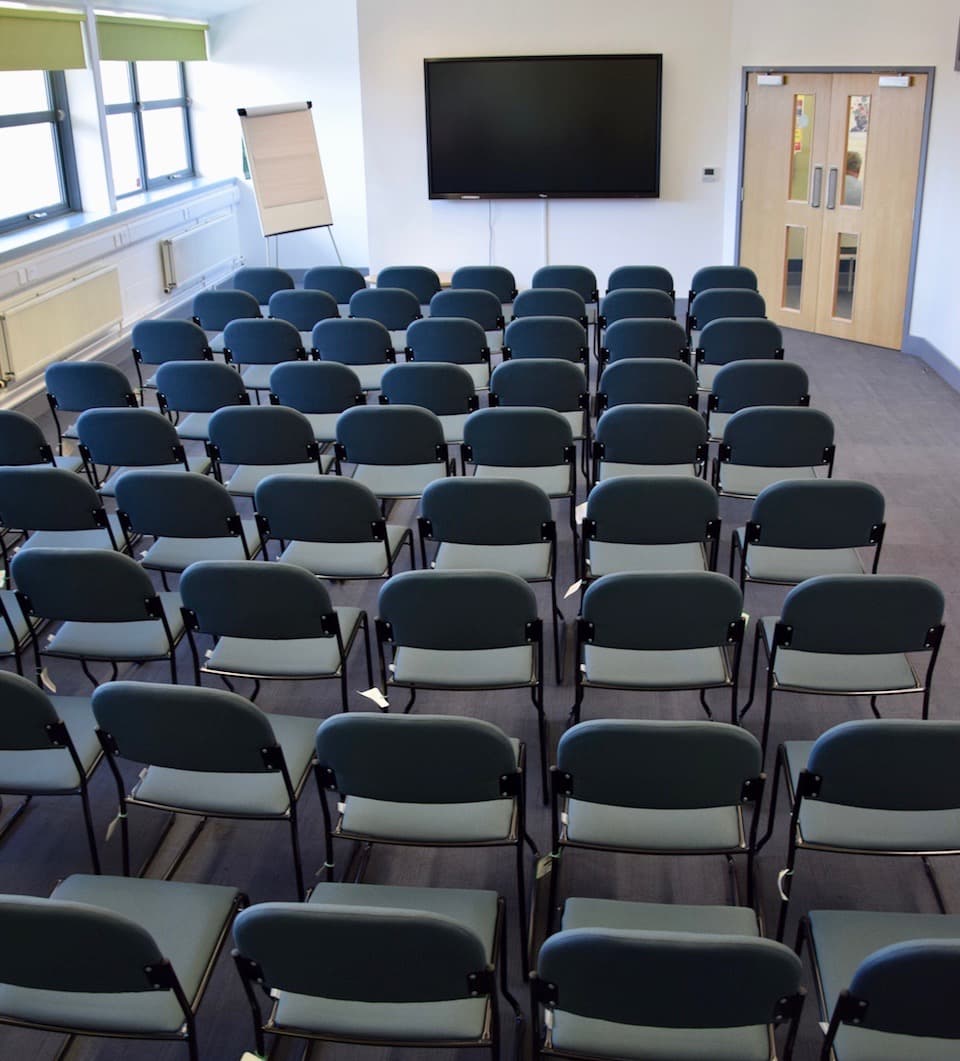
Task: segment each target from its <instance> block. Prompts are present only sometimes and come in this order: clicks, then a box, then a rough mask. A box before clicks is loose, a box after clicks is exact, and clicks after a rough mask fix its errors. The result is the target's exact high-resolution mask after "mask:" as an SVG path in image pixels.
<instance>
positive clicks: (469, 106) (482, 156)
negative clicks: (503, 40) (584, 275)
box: [424, 55, 663, 199]
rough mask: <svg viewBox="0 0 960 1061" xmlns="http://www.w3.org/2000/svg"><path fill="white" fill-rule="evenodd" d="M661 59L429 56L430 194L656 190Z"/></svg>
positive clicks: (579, 194) (644, 193)
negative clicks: (439, 57)
mask: <svg viewBox="0 0 960 1061" xmlns="http://www.w3.org/2000/svg"><path fill="white" fill-rule="evenodd" d="M662 59H663V57H662V56H661V55H541V56H526V57H509V58H506V57H505V58H476V59H473V58H471V59H426V60H424V83H425V95H426V109H427V168H428V181H429V194H430V198H431V199H459V198H464V197H468V198H472V197H477V198H511V199H513V198H516V199H522V198H538V197H550V198H552V197H558V198H559V197H567V198H584V199H587V198H595V197H612V198H629V197H655V196H658V195H659V194H660V87H661V74H662V65H663V64H662Z"/></svg>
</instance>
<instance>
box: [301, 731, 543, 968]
mask: <svg viewBox="0 0 960 1061" xmlns="http://www.w3.org/2000/svg"><path fill="white" fill-rule="evenodd" d="M526 759H527V749H526V745H525V744H524V743H523V742H522V741H521V743H520V752H519V755H518V756H517V769H516V771H515V772H514V773H512V774H504V775H503V776H502V777H501V778H500V795H501V796H503V797H505V798H512V799H513V801H514V813H513V816H512V818H511V821H510V833H509V835H508V836H507V837H506V838H504V839H501V840H474V841H471V842H463V841H456V840H449V841H440V840H434V841H429V840H396V839H390V840H386V839H379V838H377V839H371V838H370V837H369V836H367V835H366V834H361V833H351V832H349V831H348V830H346V829H344V828H343V811H342V810H340V809H339V803H342V802H343V798H344V794H343V793H342V792H341V791H340V789H339V788H338V787H337V776H336V773H335V772H334V771H333V770H331V769H330V768H329V767H322V766H320V765H319V763H316V761H315V763H314V771H315V774H316V779H317V789H318V792H319V795H320V809H321V811H322V812H323V833H324V853H325V857H326V861H325V862H324V864H323V869H324V874H325V879H326V880H328V881H333V880H334V869H335V866H336V862H335V860H334V840H353V841H354V842H355V843H358V844H363V845H366V849H367V850H366V853H369V849H370V848H371V847H372V846H373V845H374V844H384V845H386V846H389V847H429V848H452V849H466V848H483V847H515V848H516V859H517V861H516V874H517V903H518V909H519V920H520V925H519V928H520V934H519V935H520V961H521V964H522V968H523V972H524V977H526V976H527V974H528V971H529V969H530V941H529V937H528V934H527V927H528V922H527V885H526V873H525V870H524V865H523V845H524V843H525V842H526V843H527V844H528V846H529V847H530V850H531V851H532V852H533V857H534V862H536V860H537V859H539V857H540V852H539V851H538V850H537V845H536V844H535V843H534V841H533V839H532V838H531V836H530V834H529V833H528V832H527V771H526ZM333 792H336V793H337V794H338V797H339V799H338V809H337V819H336V823H334V820H333V814H332V813H331V810H330V798H331V793H333ZM347 795H349V793H347Z"/></svg>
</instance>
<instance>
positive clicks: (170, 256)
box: [160, 214, 239, 294]
mask: <svg viewBox="0 0 960 1061" xmlns="http://www.w3.org/2000/svg"><path fill="white" fill-rule="evenodd" d="M238 254H239V245H238V239H237V221H236V218H235V216H234V215H233V214H226V215H225V216H223V217H220V218H217V219H216V220H215V221H210V222H208V223H207V224H205V225H197V227H196V228H191V229H189V230H188V231H187V232H184V233H182V234H181V235H179V236H174V237H173V239H164V240H161V241H160V260H161V262H162V264H163V289H164V291H165V292H166V293H167V294H169V293H170V292H171V291H172V290H173V289H174V288H175V287H183V286H184V285H185V284H189V283H191V282H192V281H194V280H200V279H202V278H203V277H204V275H205V274H206V273H208V272H210V271H212V270H213V269H215V268H216V267H217V266H219V265H222V264H223V263H224V262H226V261H229V260H231V259H233V258H236V257H237V255H238Z"/></svg>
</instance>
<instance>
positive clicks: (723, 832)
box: [567, 799, 742, 852]
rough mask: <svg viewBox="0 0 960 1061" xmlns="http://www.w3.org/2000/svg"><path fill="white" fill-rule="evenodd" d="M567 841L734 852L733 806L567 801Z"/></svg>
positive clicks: (736, 824)
mask: <svg viewBox="0 0 960 1061" xmlns="http://www.w3.org/2000/svg"><path fill="white" fill-rule="evenodd" d="M567 822H568V824H567V837H568V839H569V840H570V841H571V843H581V844H596V845H598V846H600V847H622V848H626V849H628V850H641V851H686V852H689V851H700V850H706V851H718V850H719V851H737V850H740V847H741V842H742V838H741V830H740V819H739V816H738V814H737V808H736V807H706V808H698V809H696V810H678V809H676V808H668V809H657V810H647V809H644V808H637V807H614V806H608V805H606V804H602V803H586V802H585V801H583V800H577V799H571V800H570V801H569V803H568V805H567Z"/></svg>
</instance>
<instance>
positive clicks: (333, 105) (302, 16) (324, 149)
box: [189, 0, 369, 268]
mask: <svg viewBox="0 0 960 1061" xmlns="http://www.w3.org/2000/svg"><path fill="white" fill-rule="evenodd" d="M208 44H209V53H210V61H209V62H206V63H192V64H190V70H189V80H190V91H191V94H192V97H193V100H194V108H193V122H194V132H195V144H196V149H197V156H198V157H197V163H198V168H199V170H200V172H201V173H202V174H203V175H204V176H226V175H240V174H241V173H242V169H241V157H242V156H241V136H240V121H239V119H238V117H237V108H238V107H256V106H262V105H264V104H270V103H288V102H293V101H297V100H306V99H309V100H312V102H313V115H314V121H315V123H316V129H317V139H318V142H319V145H320V155H321V158H322V160H323V169H324V176H325V177H326V182H327V193H328V195H329V197H330V204H331V208H332V211H333V220H334V234H335V237H336V240H337V243H338V245H339V247H340V252H341V254H342V255H343V260H344V262H345V264H348V265H366V264H367V262H368V257H369V256H368V250H367V219H366V201H365V190H364V175H363V142H362V139H361V134H360V74H359V63H358V57H357V19H356V4H355V2H354V0H322V2H321V0H270V2H269V3H267V2H265V0H261V2H259V3H256V4H253V5H251V6H250V7H247V8H243V9H241V10H239V11H235V12H232V13H230V14H228V15H222V16H220V17H218V18H215V19H213V20H212V21H211V24H210V31H209V40H208ZM240 224H241V245H242V247H243V251H244V254H245V256H246V258H247V261H248V262H250V263H251V264H263V263H265V262H266V248H265V242H264V239H263V237H262V235H261V233H260V226H259V222H258V220H257V215H256V207H255V204H254V200H253V189H252V187H251V186H250V184H249V182H246V183H245V184H243V186H242V188H241V204H240ZM270 254H271V264H272V254H273V248H272V246H271V250H270ZM279 261H280V265H281V266H286V267H290V268H298V267H308V266H311V265H320V264H325V263H335V262H336V257H335V255H334V252H333V247H332V245H331V243H330V238H329V236H328V235H327V233H326V232H325V231H324V230H322V229H321V230H314V231H312V232H302V233H296V234H291V235H284V236H281V237H280V239H279Z"/></svg>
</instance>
